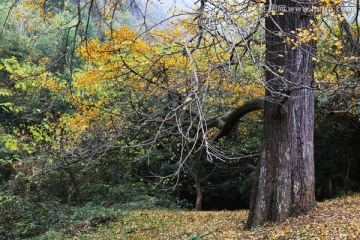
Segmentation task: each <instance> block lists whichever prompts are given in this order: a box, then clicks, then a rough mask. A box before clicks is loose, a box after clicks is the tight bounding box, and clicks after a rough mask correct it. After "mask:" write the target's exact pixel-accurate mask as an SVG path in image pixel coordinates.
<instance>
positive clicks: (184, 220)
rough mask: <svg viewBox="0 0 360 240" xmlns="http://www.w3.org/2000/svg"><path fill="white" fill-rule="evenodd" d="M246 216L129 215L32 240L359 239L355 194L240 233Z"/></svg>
mask: <svg viewBox="0 0 360 240" xmlns="http://www.w3.org/2000/svg"><path fill="white" fill-rule="evenodd" d="M247 214H248V211H245V210H244V211H217V212H215V211H209V212H194V211H176V210H133V211H125V212H118V213H116V214H109V215H102V216H100V217H98V218H96V219H92V220H89V221H86V222H83V223H77V224H75V225H71V226H69V227H68V228H63V229H56V230H53V231H49V232H47V233H46V234H44V235H42V236H41V237H37V238H35V239H193V240H194V239H360V194H354V195H351V196H346V197H343V198H338V199H334V200H329V201H325V202H320V203H318V204H317V206H316V207H315V208H314V209H313V210H312V211H311V212H310V213H309V214H307V215H301V216H298V217H292V218H290V219H288V220H287V221H285V222H283V223H281V224H275V223H268V224H265V225H264V226H262V227H259V228H257V229H255V230H253V231H244V230H242V229H243V227H244V224H245V222H246V218H247Z"/></svg>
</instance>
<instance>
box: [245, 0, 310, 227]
mask: <svg viewBox="0 0 360 240" xmlns="http://www.w3.org/2000/svg"><path fill="white" fill-rule="evenodd" d="M272 3H273V4H274V5H277V6H280V5H282V6H286V7H287V10H290V8H291V7H301V6H303V7H307V6H310V4H311V2H310V1H296V2H295V1H287V0H273V1H272ZM269 4H270V3H269V2H268V3H267V5H269ZM312 19H313V16H312V15H311V14H310V13H304V12H303V11H294V12H289V11H288V12H285V13H284V14H283V15H274V16H273V15H270V16H269V17H267V19H266V23H265V25H266V31H267V33H266V43H267V45H266V48H267V53H266V61H267V62H266V65H267V68H266V83H267V85H266V86H267V89H266V101H265V106H264V130H263V143H262V152H261V158H260V162H259V165H258V169H257V177H256V179H255V182H254V187H253V193H252V196H251V202H250V212H249V218H248V223H247V227H248V228H254V227H256V226H258V225H259V224H261V223H263V222H264V221H282V220H284V219H286V218H287V217H289V215H290V214H291V213H293V211H294V213H297V212H306V211H308V210H309V209H310V208H311V207H312V206H313V205H314V204H315V190H314V188H315V177H314V157H313V131H314V129H313V128H314V93H313V90H311V89H310V88H311V84H312V81H313V75H314V63H313V60H312V57H313V56H312V55H313V54H314V53H315V43H314V42H313V41H310V42H309V43H308V44H302V45H300V46H298V47H297V48H293V47H294V45H293V44H291V43H286V42H285V41H284V39H285V38H286V37H287V36H289V37H291V38H295V36H294V34H293V33H295V32H297V29H304V28H308V27H309V25H310V20H312ZM280 32H282V34H279V33H280ZM291 35H292V36H291Z"/></svg>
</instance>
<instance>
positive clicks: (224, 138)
mask: <svg viewBox="0 0 360 240" xmlns="http://www.w3.org/2000/svg"><path fill="white" fill-rule="evenodd" d="M170 2H172V1H166V4H163V3H161V1H154V3H150V2H147V1H65V0H64V1H43V0H42V1H41V0H37V1H35V0H33V1H27V0H24V1H1V3H0V12H1V14H0V184H1V185H0V192H1V195H0V212H1V214H0V238H4V239H7V238H9V239H12V238H13V239H15V238H26V237H33V236H37V235H39V234H41V233H43V232H45V231H47V230H48V229H50V228H52V227H54V226H64V225H66V224H69V222H71V221H73V222H76V221H82V220H83V219H88V218H89V216H90V218H91V219H95V220H96V219H97V220H99V219H98V218H97V217H98V215H97V214H98V213H99V212H101V213H105V215H101V214H100V215H101V216H105V217H104V218H105V220H104V219H100V220H99V221H102V220H104V221H106V217H107V216H109V215H107V211H110V210H109V209H129V208H141V209H143V208H170V209H179V208H181V209H194V208H195V207H196V209H197V210H225V209H226V210H235V209H247V208H248V207H249V201H250V193H251V189H252V184H253V179H254V177H255V169H256V166H257V164H258V161H259V152H260V149H261V140H262V125H263V121H262V108H263V106H262V101H263V99H261V97H263V95H264V87H263V78H264V72H263V71H264V70H263V66H262V65H261V62H262V61H263V52H264V46H265V43H264V42H263V41H264V37H263V31H264V29H263V28H261V26H262V25H261V24H262V23H261V17H260V15H261V14H260V15H259V14H258V13H257V12H256V11H259V12H263V6H262V5H261V4H262V3H261V2H262V1H244V2H242V4H238V3H237V4H233V5H231V1H229V3H228V4H229V5H226V3H224V1H212V2H213V3H212V4H213V5H211V4H209V5H206V4H205V2H206V1H198V2H197V3H193V2H192V1H183V2H182V1H179V2H178V3H176V4H175V3H174V4H170ZM210 2H211V1H210ZM319 3H323V4H328V5H326V6H327V7H328V9H332V11H328V12H327V11H324V13H323V14H324V15H322V18H320V19H317V20H316V23H315V22H314V25H313V29H311V30H309V29H301V30H298V32H297V33H296V34H297V35H298V36H297V40H295V41H298V42H300V43H301V44H306V41H316V42H317V50H318V54H317V56H316V57H314V58H315V60H314V61H316V62H317V65H316V69H315V81H316V83H315V84H314V88H316V90H317V91H316V93H315V141H314V155H315V175H316V187H315V189H316V199H317V200H320V201H321V200H324V199H329V198H333V197H337V196H343V195H347V194H349V193H353V192H358V191H360V161H359V156H360V148H359V146H360V138H359V136H360V118H359V117H360V107H359V95H360V88H359V76H360V75H359V72H360V69H359V66H360V64H359V62H360V60H359V56H360V54H359V53H360V48H359V32H358V31H359V22H358V14H359V12H358V7H359V6H358V5H357V8H356V1H348V2H346V1H331V2H330V1H319ZM203 4H205V6H203ZM331 4H333V5H331ZM340 4H345V6H347V5H346V4H350V5H351V6H353V10H352V12H350V13H348V14H347V15H346V14H344V15H342V14H343V13H341V12H339V11H337V10H335V9H336V7H338V6H339V5H340ZM240 5H241V6H242V8H241V9H238V7H239V8H240ZM225 6H226V11H228V13H227V12H226V11H225V10H224V9H222V8H221V7H224V8H225ZM329 6H330V7H329ZM219 9H220V10H219ZM354 9H355V10H354ZM232 11H233V12H232ZM339 19H340V20H339ZM232 21H233V22H232ZM223 22H226V23H227V24H228V25H225V24H224V25H221V24H223ZM345 23H346V24H347V25H346V24H345ZM221 26H222V27H221ZM229 26H230V27H229ZM231 26H232V27H231ZM235 26H236V27H235ZM199 29H200V31H199ZM215 33H216V34H215ZM241 34H243V35H241ZM294 34H295V33H294ZM349 34H350V35H351V38H350V37H349ZM235 35H236V36H240V37H239V39H240V40H238V39H236V38H235V39H232V38H233V37H234V36H235ZM246 36H247V37H248V38H246ZM237 41H238V44H237V45H236V44H235V45H236V46H234V43H236V42H237ZM289 41H293V40H289ZM300 43H299V44H300ZM281 71H283V70H281V69H280V70H279V73H280V74H281V73H282V72H281ZM194 73H195V74H194ZM194 88H195V89H196V88H201V89H202V90H201V91H200V90H199V91H193V89H194ZM236 111H238V112H239V114H238V116H237V117H236V119H235V120H234V121H233V122H231V121H229V119H230V118H231V116H234V114H233V115H232V113H235V112H236ZM204 122H206V123H205V124H204ZM224 122H226V123H229V122H231V124H230V123H229V124H230V126H227V125H225V127H224V125H222V124H224ZM200 143H201V144H200ZM199 195H201V198H200V197H199ZM196 201H198V202H197V203H196ZM199 201H200V202H199ZM195 205H196V206H195ZM110 216H111V214H110ZM100 218H101V217H100Z"/></svg>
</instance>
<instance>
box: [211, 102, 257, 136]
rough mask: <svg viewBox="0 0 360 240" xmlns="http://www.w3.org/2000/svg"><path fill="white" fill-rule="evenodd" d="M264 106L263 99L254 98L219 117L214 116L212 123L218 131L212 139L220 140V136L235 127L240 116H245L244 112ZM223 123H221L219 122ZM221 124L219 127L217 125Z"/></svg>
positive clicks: (225, 134)
mask: <svg viewBox="0 0 360 240" xmlns="http://www.w3.org/2000/svg"><path fill="white" fill-rule="evenodd" d="M263 108H264V101H263V99H261V98H255V99H253V100H251V101H248V102H246V103H244V104H243V105H242V106H240V107H238V108H236V109H235V110H233V111H231V112H228V113H226V114H224V115H223V116H221V117H218V118H215V119H214V120H213V122H212V123H210V124H213V125H217V127H218V128H219V129H220V132H219V133H218V134H217V135H216V136H215V137H214V138H213V141H214V142H216V141H218V140H220V139H221V138H222V137H225V136H227V135H228V134H229V133H230V132H231V130H232V129H233V128H234V127H235V125H236V123H237V122H238V121H239V119H240V118H242V117H243V116H245V115H246V114H248V113H250V112H253V111H256V110H261V109H263ZM221 123H223V124H221ZM220 124H221V125H222V126H221V127H220V126H219V125H220Z"/></svg>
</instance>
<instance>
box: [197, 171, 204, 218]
mask: <svg viewBox="0 0 360 240" xmlns="http://www.w3.org/2000/svg"><path fill="white" fill-rule="evenodd" d="M195 189H196V203H195V211H201V209H202V199H203V195H202V188H201V183H200V180H199V178H198V177H196V178H195Z"/></svg>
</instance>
